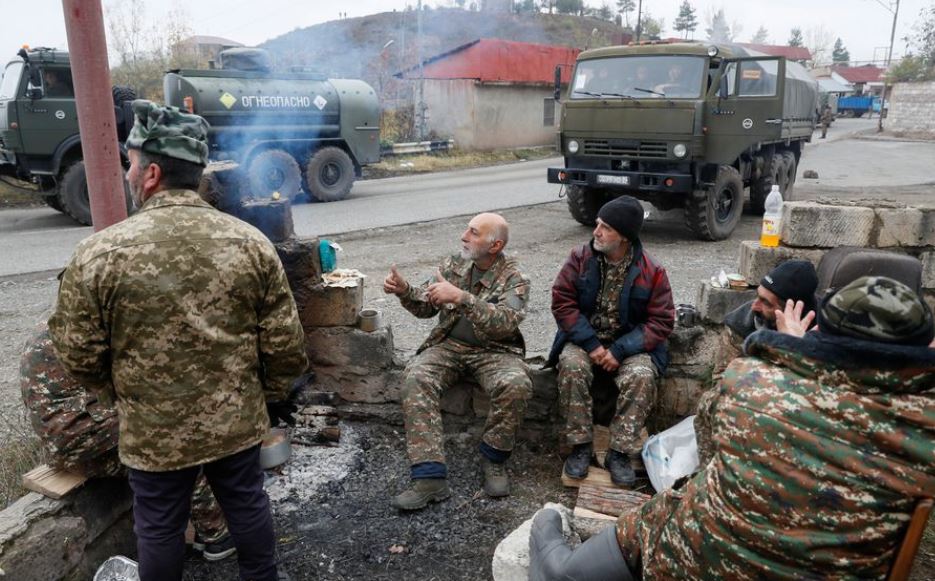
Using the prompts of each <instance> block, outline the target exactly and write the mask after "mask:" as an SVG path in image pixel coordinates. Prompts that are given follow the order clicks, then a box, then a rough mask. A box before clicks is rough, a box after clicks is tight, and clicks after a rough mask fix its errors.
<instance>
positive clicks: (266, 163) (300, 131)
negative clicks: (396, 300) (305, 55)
mask: <svg viewBox="0 0 935 581" xmlns="http://www.w3.org/2000/svg"><path fill="white" fill-rule="evenodd" d="M219 60H220V69H215V70H210V69H209V70H178V71H172V72H169V73H168V74H167V75H166V76H165V79H164V83H163V88H164V92H165V99H166V104H168V105H174V106H176V107H179V108H182V109H187V110H189V111H191V112H193V113H196V114H198V115H201V116H202V117H204V118H205V119H206V120H207V121H208V124H209V126H210V127H209V129H208V139H209V142H210V147H211V152H212V154H211V155H212V158H215V159H221V158H229V159H234V160H236V161H238V162H240V163H241V164H242V165H244V166H246V167H247V173H248V175H249V179H250V187H251V190H252V192H253V194H254V195H257V196H266V195H269V194H271V193H273V192H279V193H280V194H281V195H282V196H286V197H289V198H295V197H296V196H297V195H298V194H299V193H300V188H304V190H305V191H306V192H307V193H308V194H309V195H310V196H312V197H313V198H315V199H316V200H318V201H321V202H330V201H334V200H340V199H342V198H344V197H346V196H347V194H348V192H350V190H351V186H352V185H353V184H354V179H355V177H360V175H361V168H362V167H363V166H364V165H367V164H369V163H375V162H377V161H379V160H380V105H379V102H378V100H377V96H376V93H375V92H374V90H373V88H372V87H370V85H368V84H367V83H365V82H364V81H360V80H355V79H328V78H327V77H325V76H323V75H319V74H314V73H309V72H302V71H290V72H272V70H271V67H270V64H269V56H268V55H267V53H266V52H265V51H263V50H261V49H253V48H233V49H228V50H225V51H222V52H221V53H220V55H219Z"/></svg>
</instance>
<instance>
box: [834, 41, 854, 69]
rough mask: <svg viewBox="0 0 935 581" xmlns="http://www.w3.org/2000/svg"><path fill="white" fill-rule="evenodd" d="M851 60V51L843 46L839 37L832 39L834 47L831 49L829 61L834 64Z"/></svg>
mask: <svg viewBox="0 0 935 581" xmlns="http://www.w3.org/2000/svg"><path fill="white" fill-rule="evenodd" d="M850 60H851V52H850V51H849V50H847V49H846V48H845V47H844V42H843V41H842V40H841V39H840V38H839V39H837V40H835V41H834V48H833V49H832V50H831V62H833V63H834V64H836V65H839V64H845V65H846V64H847V63H848V62H850Z"/></svg>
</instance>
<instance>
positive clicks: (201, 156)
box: [126, 99, 208, 166]
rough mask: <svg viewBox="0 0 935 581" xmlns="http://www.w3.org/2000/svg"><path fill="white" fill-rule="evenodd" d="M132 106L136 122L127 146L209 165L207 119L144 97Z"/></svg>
mask: <svg viewBox="0 0 935 581" xmlns="http://www.w3.org/2000/svg"><path fill="white" fill-rule="evenodd" d="M132 107H133V115H134V117H135V123H134V124H133V129H131V130H130V134H129V135H128V136H127V141H126V145H127V147H128V148H130V149H139V150H142V151H145V152H148V153H155V154H158V155H164V156H166V157H172V158H175V159H181V160H182V161H189V162H191V163H196V164H198V165H200V166H206V165H208V141H207V137H208V122H207V121H205V120H204V119H203V118H202V117H199V116H198V115H192V114H191V113H186V112H184V111H181V110H180V109H179V108H178V107H163V106H161V105H156V104H155V103H153V102H152V101H146V100H144V99H137V100H136V101H133V104H132Z"/></svg>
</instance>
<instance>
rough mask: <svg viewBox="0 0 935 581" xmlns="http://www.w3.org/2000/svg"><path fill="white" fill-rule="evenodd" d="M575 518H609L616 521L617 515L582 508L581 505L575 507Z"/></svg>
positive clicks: (608, 519)
mask: <svg viewBox="0 0 935 581" xmlns="http://www.w3.org/2000/svg"><path fill="white" fill-rule="evenodd" d="M574 514H575V518H576V519H577V518H590V519H594V520H607V521H615V520H617V517H615V516H611V515H609V514H603V513H600V512H594V511H593V510H588V509H586V508H581V507H580V506H576V507H575V513H574Z"/></svg>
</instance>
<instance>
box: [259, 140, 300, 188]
mask: <svg viewBox="0 0 935 581" xmlns="http://www.w3.org/2000/svg"><path fill="white" fill-rule="evenodd" d="M248 174H249V175H250V191H251V193H252V194H253V196H254V197H256V198H269V197H270V196H271V195H272V193H273V192H279V195H280V196H282V197H284V198H287V199H289V200H292V199H294V198H295V197H296V195H297V194H298V193H299V185H300V182H301V179H302V176H301V172H300V171H299V164H298V163H296V161H295V159H293V157H292V156H291V155H289V154H288V153H286V152H285V151H283V150H281V149H267V150H266V151H262V152H260V153H258V154H257V155H256V157H254V158H253V161H251V162H250V169H249V171H248Z"/></svg>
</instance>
